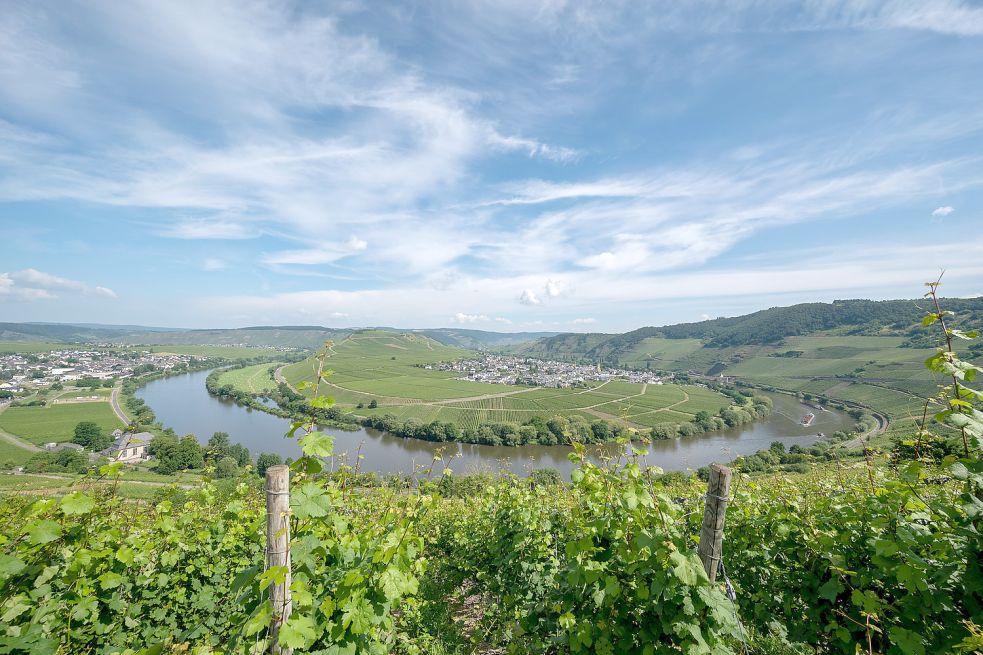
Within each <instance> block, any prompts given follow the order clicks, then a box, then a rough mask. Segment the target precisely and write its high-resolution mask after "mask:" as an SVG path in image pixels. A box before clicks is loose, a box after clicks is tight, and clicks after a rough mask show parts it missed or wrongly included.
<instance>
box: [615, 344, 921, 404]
mask: <svg viewBox="0 0 983 655" xmlns="http://www.w3.org/2000/svg"><path fill="white" fill-rule="evenodd" d="M903 341H904V339H902V338H900V337H869V336H842V335H814V336H808V337H789V338H786V339H785V340H784V341H783V342H782V343H781V344H778V345H770V346H757V345H749V346H738V347H732V348H705V347H701V346H700V343H699V341H697V340H694V339H664V338H661V337H651V338H648V339H644V340H643V341H640V342H639V343H638V344H637V345H636V346H635V347H634V348H633V349H632V350H631V351H629V352H627V353H625V354H624V355H623V357H622V363H624V364H626V365H629V366H632V367H635V368H639V367H644V366H645V365H646V364H647V366H648V368H652V369H668V370H674V371H689V370H692V371H697V372H700V373H706V372H707V371H710V370H711V369H712V370H713V372H714V373H718V372H719V373H723V374H724V375H729V376H735V377H737V378H738V379H743V380H747V381H748V382H753V383H756V384H762V385H768V386H774V387H777V388H780V389H789V390H793V391H800V392H803V393H809V394H812V395H817V396H818V395H823V396H828V397H830V398H834V399H840V400H844V401H849V402H854V403H859V404H861V405H865V406H868V407H870V408H872V409H874V410H876V411H879V412H881V413H883V414H886V415H887V416H889V417H890V418H891V419H892V420H895V419H897V420H900V419H904V418H906V417H909V416H911V415H913V414H914V413H917V412H918V411H919V408H920V405H919V399H920V398H924V397H925V396H927V395H931V394H932V393H934V392H935V389H936V385H937V384H938V383H939V380H936V379H935V378H934V377H933V375H932V374H931V373H930V372H928V371H927V370H926V369H925V367H924V365H923V362H924V361H925V359H926V358H927V357H928V356H929V355H931V354H932V353H933V352H934V351H933V350H932V349H927V348H903V347H901V344H902V343H903ZM786 354H791V355H794V356H781V355H786ZM633 400H634V403H635V404H636V405H640V404H643V403H642V401H641V400H640V399H633ZM681 409H682V410H683V411H685V408H684V407H683V408H681V407H673V408H672V410H674V411H675V410H681ZM655 414H656V415H657V414H658V412H656V413H655ZM630 415H631V416H633V417H635V418H632V419H631V420H633V421H637V422H641V421H644V420H646V417H648V416H649V415H641V416H640V415H639V414H638V413H637V412H635V411H632V412H631V413H630Z"/></svg>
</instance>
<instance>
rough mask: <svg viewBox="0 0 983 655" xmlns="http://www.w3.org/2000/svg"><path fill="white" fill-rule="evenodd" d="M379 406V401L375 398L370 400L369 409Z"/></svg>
mask: <svg viewBox="0 0 983 655" xmlns="http://www.w3.org/2000/svg"><path fill="white" fill-rule="evenodd" d="M378 406H379V403H378V402H377V401H376V399H375V398H373V399H372V400H370V401H369V409H375V408H376V407H378Z"/></svg>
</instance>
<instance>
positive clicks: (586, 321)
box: [570, 318, 597, 325]
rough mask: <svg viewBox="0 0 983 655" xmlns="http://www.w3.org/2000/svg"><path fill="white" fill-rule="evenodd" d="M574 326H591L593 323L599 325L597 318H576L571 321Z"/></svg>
mask: <svg viewBox="0 0 983 655" xmlns="http://www.w3.org/2000/svg"><path fill="white" fill-rule="evenodd" d="M570 322H571V323H573V324H574V325H589V324H591V323H597V319H596V318H575V319H573V320H572V321H570Z"/></svg>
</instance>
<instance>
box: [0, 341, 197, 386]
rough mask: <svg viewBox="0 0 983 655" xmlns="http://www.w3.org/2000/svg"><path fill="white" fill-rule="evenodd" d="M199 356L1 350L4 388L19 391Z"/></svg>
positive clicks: (108, 377)
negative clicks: (15, 351) (5, 351)
mask: <svg viewBox="0 0 983 655" xmlns="http://www.w3.org/2000/svg"><path fill="white" fill-rule="evenodd" d="M194 359H196V357H195V356H194V355H178V354H171V353H155V352H150V351H122V352H121V351H113V350H94V349H91V348H84V349H83V348H66V349H64V350H52V351H50V352H46V353H0V391H9V392H12V393H18V392H20V391H27V390H32V389H37V388H40V387H47V386H49V385H51V384H54V383H56V382H78V381H79V380H102V381H106V382H107V386H108V383H109V381H112V380H120V379H124V378H128V377H130V376H132V375H134V373H137V374H138V373H140V372H146V371H151V370H169V369H171V368H173V367H175V366H178V365H180V364H187V363H189V362H191V361H192V360H194Z"/></svg>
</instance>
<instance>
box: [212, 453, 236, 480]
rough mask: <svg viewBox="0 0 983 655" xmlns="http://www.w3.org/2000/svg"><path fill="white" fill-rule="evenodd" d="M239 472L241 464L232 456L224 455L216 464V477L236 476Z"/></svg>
mask: <svg viewBox="0 0 983 655" xmlns="http://www.w3.org/2000/svg"><path fill="white" fill-rule="evenodd" d="M238 472H239V465H238V464H236V461H235V460H234V459H232V458H231V457H223V458H222V459H220V460H218V464H216V465H215V477H217V478H234V477H235V476H236V473H238Z"/></svg>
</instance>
